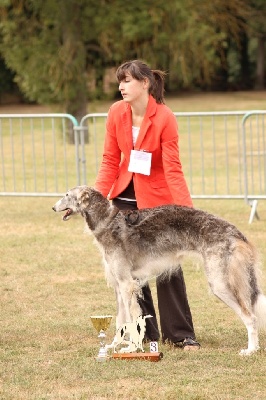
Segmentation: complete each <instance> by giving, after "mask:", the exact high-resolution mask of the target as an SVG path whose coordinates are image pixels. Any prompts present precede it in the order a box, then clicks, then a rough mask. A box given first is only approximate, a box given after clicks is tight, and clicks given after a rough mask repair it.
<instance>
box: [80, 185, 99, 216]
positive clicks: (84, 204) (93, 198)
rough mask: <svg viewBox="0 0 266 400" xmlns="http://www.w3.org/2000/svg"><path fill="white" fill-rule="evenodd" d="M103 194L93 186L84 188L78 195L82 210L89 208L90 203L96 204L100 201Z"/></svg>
mask: <svg viewBox="0 0 266 400" xmlns="http://www.w3.org/2000/svg"><path fill="white" fill-rule="evenodd" d="M102 199H103V196H102V194H101V193H100V192H98V190H96V189H94V188H92V187H85V188H83V189H82V190H81V191H80V192H79V194H78V195H77V204H78V207H79V208H80V210H81V211H82V210H85V209H86V208H89V207H90V205H92V204H95V203H96V202H98V201H101V200H102Z"/></svg>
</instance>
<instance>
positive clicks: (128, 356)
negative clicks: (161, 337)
mask: <svg viewBox="0 0 266 400" xmlns="http://www.w3.org/2000/svg"><path fill="white" fill-rule="evenodd" d="M110 358H111V359H114V360H146V361H153V362H157V361H160V360H161V359H162V358H163V353H159V352H158V353H157V352H152V353H113V354H112V355H111V356H110Z"/></svg>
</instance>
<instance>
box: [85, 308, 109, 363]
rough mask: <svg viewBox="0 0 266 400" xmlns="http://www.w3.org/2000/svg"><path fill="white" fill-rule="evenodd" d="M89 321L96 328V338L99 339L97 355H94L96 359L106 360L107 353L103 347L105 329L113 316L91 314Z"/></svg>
mask: <svg viewBox="0 0 266 400" xmlns="http://www.w3.org/2000/svg"><path fill="white" fill-rule="evenodd" d="M90 318H91V322H92V325H93V327H94V328H95V329H96V331H97V332H98V334H99V335H98V338H99V339H100V350H99V353H98V356H97V357H96V360H97V361H107V360H108V358H109V357H108V355H107V350H106V347H105V342H104V340H105V337H106V335H105V331H106V330H107V329H108V328H109V326H110V324H111V320H112V318H113V316H112V315H96V316H91V317H90Z"/></svg>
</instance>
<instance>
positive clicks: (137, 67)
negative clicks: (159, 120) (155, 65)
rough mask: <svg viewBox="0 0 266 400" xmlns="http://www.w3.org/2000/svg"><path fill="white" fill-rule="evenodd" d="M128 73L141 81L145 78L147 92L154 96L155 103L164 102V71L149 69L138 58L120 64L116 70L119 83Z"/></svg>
mask: <svg viewBox="0 0 266 400" xmlns="http://www.w3.org/2000/svg"><path fill="white" fill-rule="evenodd" d="M127 73H129V74H130V75H131V76H132V77H133V78H134V79H137V80H138V81H143V80H144V79H145V78H147V79H148V80H149V82H150V85H149V93H150V94H151V95H152V96H153V97H154V98H155V100H156V102H157V103H162V104H164V77H165V75H166V73H165V72H163V71H160V70H158V69H155V70H154V69H153V70H152V69H150V67H148V65H147V64H145V63H144V62H142V61H140V60H133V61H127V62H125V63H124V64H122V65H120V67H118V69H117V71H116V78H117V81H118V82H119V83H120V82H121V81H123V80H124V79H125V78H126V74H127Z"/></svg>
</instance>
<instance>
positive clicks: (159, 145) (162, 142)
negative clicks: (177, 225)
mask: <svg viewBox="0 0 266 400" xmlns="http://www.w3.org/2000/svg"><path fill="white" fill-rule="evenodd" d="M132 149H133V141H132V116H131V107H130V105H129V104H128V103H126V102H124V101H123V100H121V101H118V102H116V103H114V104H113V105H112V106H111V107H110V110H109V113H108V117H107V122H106V137H105V144H104V152H103V160H102V164H101V167H100V170H99V173H98V176H97V179H96V183H95V188H96V189H98V190H99V191H100V192H101V193H102V194H103V195H104V196H107V195H108V194H109V197H110V199H113V198H114V197H117V196H119V194H120V193H121V192H123V190H124V189H126V187H127V186H128V184H129V182H130V181H131V179H132V177H133V181H134V188H135V194H136V200H137V206H138V208H146V207H156V206H159V205H163V204H178V205H185V206H190V207H192V200H191V197H190V194H189V190H188V187H187V184H186V181H185V178H184V174H183V171H182V166H181V163H180V160H179V148H178V128H177V122H176V118H175V116H174V114H173V113H172V111H171V110H170V109H169V108H168V107H167V106H165V105H164V104H157V103H156V101H155V99H154V98H153V97H152V96H150V98H149V102H148V106H147V110H146V113H145V116H144V119H143V122H142V125H141V128H140V132H139V136H138V138H137V142H136V144H135V147H134V149H135V150H145V151H148V152H151V153H152V160H151V173H150V175H149V176H147V175H143V174H139V173H132V172H128V165H129V159H130V152H131V150H132ZM121 157H122V159H121Z"/></svg>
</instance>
